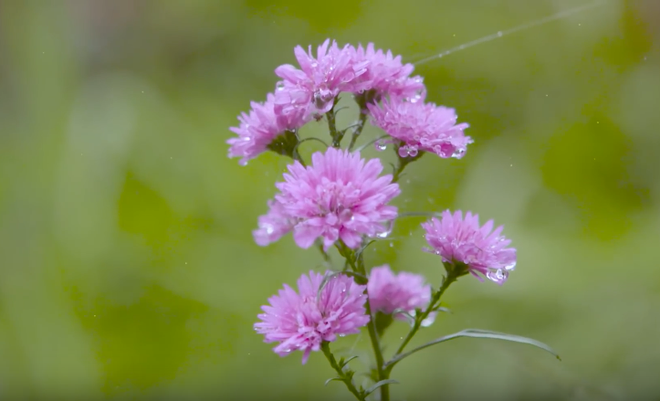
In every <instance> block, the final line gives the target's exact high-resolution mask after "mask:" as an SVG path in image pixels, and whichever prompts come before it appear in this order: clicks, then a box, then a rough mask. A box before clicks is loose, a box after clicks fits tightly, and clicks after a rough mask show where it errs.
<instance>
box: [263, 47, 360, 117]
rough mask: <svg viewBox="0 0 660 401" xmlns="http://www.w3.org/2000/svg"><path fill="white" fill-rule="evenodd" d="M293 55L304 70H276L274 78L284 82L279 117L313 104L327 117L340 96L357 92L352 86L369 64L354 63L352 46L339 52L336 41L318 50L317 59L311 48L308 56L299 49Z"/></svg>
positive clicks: (285, 67) (278, 94)
mask: <svg viewBox="0 0 660 401" xmlns="http://www.w3.org/2000/svg"><path fill="white" fill-rule="evenodd" d="M294 53H295V55H296V59H297V60H298V64H300V68H301V69H297V68H296V67H294V66H292V65H290V64H285V65H282V66H279V67H277V68H276V69H275V74H277V76H279V77H280V78H282V79H283V81H282V83H280V84H278V90H276V92H275V94H276V97H277V101H276V104H277V106H276V110H277V112H278V113H282V114H288V113H290V112H291V110H295V109H296V108H298V107H305V106H306V105H308V104H310V103H313V104H314V106H315V107H316V109H317V112H318V113H325V112H327V111H328V110H330V109H331V108H332V103H333V100H334V99H335V97H337V95H338V94H339V92H344V91H352V90H355V87H354V85H353V84H352V82H353V81H354V80H355V78H356V77H359V76H360V75H362V74H364V72H365V71H366V65H367V62H355V60H354V59H353V53H354V49H352V46H350V45H346V46H344V47H343V48H339V46H338V45H337V42H335V41H333V42H332V44H330V39H327V40H326V41H325V42H323V44H322V45H320V46H319V47H318V49H317V53H316V58H315V57H314V56H313V55H312V47H311V46H309V49H308V52H307V53H305V50H304V49H303V48H302V47H301V46H297V47H296V48H295V49H294Z"/></svg>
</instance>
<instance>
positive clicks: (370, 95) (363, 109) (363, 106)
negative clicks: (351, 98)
mask: <svg viewBox="0 0 660 401" xmlns="http://www.w3.org/2000/svg"><path fill="white" fill-rule="evenodd" d="M375 96H376V92H375V91H373V90H371V91H367V92H364V93H362V94H359V95H355V103H357V105H358V108H359V109H360V117H359V118H358V122H357V126H356V127H355V129H354V130H353V135H352V137H351V143H350V145H348V150H349V151H351V150H353V146H354V145H355V142H356V141H357V139H358V137H359V136H360V134H361V133H362V129H363V128H364V123H365V122H366V121H367V116H368V110H367V103H369V102H372V101H374V97H375Z"/></svg>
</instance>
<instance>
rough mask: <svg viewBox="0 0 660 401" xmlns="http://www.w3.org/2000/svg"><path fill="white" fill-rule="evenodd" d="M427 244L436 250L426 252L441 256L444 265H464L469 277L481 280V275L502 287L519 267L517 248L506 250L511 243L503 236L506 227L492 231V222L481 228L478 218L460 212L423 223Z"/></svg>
mask: <svg viewBox="0 0 660 401" xmlns="http://www.w3.org/2000/svg"><path fill="white" fill-rule="evenodd" d="M422 227H423V228H424V230H425V231H426V240H427V241H428V243H429V245H431V247H432V248H433V249H425V250H426V251H427V252H432V253H435V254H436V255H440V256H442V261H443V262H445V263H451V264H454V263H462V264H464V265H466V266H467V268H468V270H469V272H470V273H472V274H473V275H474V276H475V277H477V278H479V279H480V280H481V277H479V273H480V274H482V275H485V276H486V277H487V278H488V279H490V280H492V281H494V282H496V283H497V284H500V285H501V284H503V283H504V282H505V281H506V279H507V278H508V277H509V272H510V271H512V270H513V269H514V268H515V266H516V250H515V248H507V246H508V245H509V244H510V243H511V240H509V239H507V238H505V237H504V236H503V235H500V233H501V232H502V229H503V228H504V227H503V226H499V227H497V228H496V229H495V231H493V232H491V231H492V230H493V220H489V221H488V222H487V223H486V224H484V226H483V227H479V216H478V215H473V214H472V213H470V212H467V213H466V214H465V220H463V213H462V212H461V211H460V210H459V211H456V212H455V213H454V214H453V215H452V214H451V212H450V211H449V210H446V211H444V212H442V219H441V220H438V219H436V218H435V217H434V218H432V219H431V220H429V221H427V222H425V223H422Z"/></svg>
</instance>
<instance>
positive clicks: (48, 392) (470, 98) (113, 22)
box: [0, 0, 660, 400]
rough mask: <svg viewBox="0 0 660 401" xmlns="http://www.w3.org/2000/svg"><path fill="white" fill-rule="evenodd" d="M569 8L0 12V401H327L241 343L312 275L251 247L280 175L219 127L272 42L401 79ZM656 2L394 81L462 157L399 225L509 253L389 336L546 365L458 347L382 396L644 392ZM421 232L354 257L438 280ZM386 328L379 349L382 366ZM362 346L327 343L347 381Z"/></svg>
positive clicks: (289, 361) (277, 53) (650, 286)
mask: <svg viewBox="0 0 660 401" xmlns="http://www.w3.org/2000/svg"><path fill="white" fill-rule="evenodd" d="M581 4H586V2H578V1H570V0H565V1H559V0H554V1H548V0H542V1H541V0H538V1H533V2H532V1H522V0H497V1H495V0H481V1H477V0H471V1H462V2H458V1H437V2H436V1H430V0H426V1H424V0H421V1H411V2H402V1H392V0H381V1H375V0H371V1H363V2H353V1H345V0H335V1H332V2H323V3H315V2H309V1H288V2H278V3H274V2H266V1H257V0H246V1H228V0H225V1H222V0H185V1H184V0H105V1H101V0H52V1H49V0H43V1H40V0H34V1H29V0H27V1H18V0H15V1H14V0H4V1H0V165H1V166H2V168H1V170H0V172H1V174H0V397H2V398H3V399H8V400H12V399H35V400H36V399H89V400H93V399H112V400H115V399H116V400H124V399H135V400H173V399H191V400H192V399H196V400H204V399H227V400H229V399H237V400H238V399H246V400H247V399H275V400H279V399H282V400H291V399H328V400H329V399H348V395H349V394H348V393H347V392H346V390H345V389H344V388H343V386H341V385H340V384H337V383H331V384H330V385H328V387H325V388H324V387H323V382H324V381H325V379H327V378H329V377H332V376H333V375H332V371H331V369H330V368H329V367H328V366H327V362H326V361H325V359H324V358H323V357H322V356H321V355H320V354H314V355H312V357H311V358H310V362H309V363H308V364H307V365H305V366H301V364H300V357H301V355H300V354H299V353H297V354H294V355H291V356H289V357H287V358H280V357H278V356H277V355H275V354H274V353H273V352H272V351H271V347H272V346H273V344H264V343H263V342H262V340H263V337H262V336H260V335H257V334H255V333H254V332H253V329H252V324H253V323H254V322H255V321H256V315H257V313H259V308H260V306H261V305H262V304H264V303H266V300H267V298H268V297H269V296H271V295H272V294H274V293H276V292H277V290H278V289H279V288H280V287H281V285H282V283H285V282H286V283H290V284H293V283H295V280H296V279H297V277H298V276H299V275H300V274H301V273H302V272H305V271H308V270H310V269H317V270H319V269H321V268H322V267H321V263H320V262H321V258H320V257H319V254H318V252H315V251H314V250H309V251H305V250H302V249H299V248H297V247H296V246H295V245H294V243H293V241H292V239H291V237H290V236H287V237H285V238H284V239H282V240H281V241H279V242H277V243H275V244H273V245H271V246H269V247H265V248H261V247H258V246H257V245H256V244H254V242H253V240H252V236H251V230H252V229H254V228H255V227H256V222H257V217H258V216H259V215H260V214H263V213H265V211H266V201H267V200H268V199H269V198H271V197H272V196H273V195H274V193H275V187H274V183H275V182H276V181H277V180H279V179H280V178H281V172H282V171H284V170H285V168H286V163H287V161H286V160H284V159H282V158H278V157H276V156H275V155H272V154H266V155H263V156H262V157H259V158H258V159H256V160H253V161H251V162H250V163H249V165H248V166H246V167H240V166H239V165H238V162H237V159H233V160H230V159H228V158H227V157H226V153H227V145H226V144H225V141H226V140H227V139H228V138H229V137H230V136H231V135H232V134H231V133H230V132H229V131H228V127H230V126H234V125H236V124H237V123H238V121H237V120H236V116H237V115H238V114H239V113H240V112H241V111H247V110H248V109H249V101H250V100H257V101H263V100H264V99H265V95H266V93H267V92H269V91H272V90H273V88H274V84H275V82H276V78H275V76H274V74H273V70H274V68H275V67H277V66H278V65H280V64H282V63H294V62H295V59H294V57H293V47H294V46H295V45H297V44H301V45H303V46H305V47H307V46H308V45H309V44H312V45H314V46H316V45H318V44H320V43H321V42H322V41H323V40H324V39H325V38H326V37H330V38H334V39H337V40H338V41H339V42H340V44H343V43H347V42H349V43H353V44H357V43H358V42H361V43H367V42H370V41H373V42H375V44H376V45H377V47H380V48H384V49H392V50H393V51H394V53H395V54H402V55H403V56H404V60H405V61H410V62H412V61H415V60H419V59H421V58H423V57H425V56H429V55H432V54H434V53H437V52H439V51H441V50H445V49H447V48H451V47H454V46H457V45H460V44H461V43H465V42H469V41H471V40H474V39H477V38H479V37H481V36H484V35H488V34H491V33H493V32H497V31H498V30H504V29H508V28H511V27H514V26H517V25H519V24H523V23H527V22H530V21H533V20H535V19H538V18H542V17H545V16H547V15H551V14H554V13H557V12H559V11H561V10H565V9H568V8H570V7H575V6H578V5H581ZM658 4H659V3H658V2H656V1H655V0H646V1H642V0H640V1H630V2H623V1H621V2H618V1H614V0H612V1H605V2H604V4H603V5H602V6H599V7H597V8H594V9H592V10H590V11H588V12H584V13H580V14H577V15H573V16H570V17H567V18H564V19H562V20H560V21H555V22H553V23H550V24H546V25H543V26H539V27H536V28H533V29H530V30H527V31H524V32H521V33H517V34H515V35H511V36H506V37H503V38H501V39H498V40H495V41H492V42H488V43H486V44H483V45H480V46H477V47H473V48H470V49H467V50H465V51H462V52H458V53H455V54H452V55H451V56H448V57H446V58H442V59H439V60H435V61H433V62H429V63H426V64H424V65H420V66H419V68H417V69H416V71H417V72H418V73H419V74H421V75H423V76H424V77H425V82H426V84H427V87H428V91H429V95H428V99H429V100H430V101H433V102H437V103H439V104H443V105H447V106H450V107H454V108H456V110H457V112H458V114H459V120H460V121H465V122H469V123H470V125H471V127H470V129H469V130H468V131H466V133H468V134H469V135H471V136H472V137H473V138H474V139H475V143H474V144H473V145H471V147H470V148H469V150H468V152H467V155H466V157H465V158H464V159H463V160H460V161H457V160H441V159H439V158H437V157H430V156H427V157H424V158H423V159H421V160H420V161H419V162H417V163H415V164H413V165H411V166H410V167H409V168H408V170H407V173H408V174H407V175H406V176H405V177H403V178H402V181H401V185H402V189H403V194H402V195H401V196H399V197H398V198H397V199H396V202H395V203H396V205H397V206H399V208H400V210H401V211H441V210H443V209H445V208H452V209H454V208H456V209H463V210H472V211H474V212H478V213H479V214H480V215H481V216H482V222H484V221H485V220H486V219H488V218H494V219H495V222H496V223H497V224H505V226H506V228H505V235H507V236H508V237H509V238H511V239H512V240H513V245H514V246H515V247H516V248H517V249H518V255H519V259H518V266H517V270H516V271H515V272H514V274H512V276H511V277H510V279H509V281H508V282H507V283H506V284H505V285H504V286H502V287H498V286H497V285H495V284H493V283H480V282H478V281H477V280H474V279H469V278H465V279H462V280H460V281H459V282H458V283H457V284H455V285H454V286H453V287H452V288H451V289H450V291H449V292H448V294H447V296H446V298H445V300H446V302H448V303H449V306H450V308H451V309H452V311H453V314H451V315H442V316H440V318H439V319H438V320H437V321H436V323H435V325H433V326H432V327H431V328H429V329H426V330H423V331H422V333H421V334H420V335H419V336H418V338H416V339H415V340H414V341H415V342H416V343H421V342H422V341H424V340H429V339H431V338H434V337H437V336H440V335H443V334H447V333H450V332H453V331H457V330H459V329H463V328H482V329H490V330H498V331H504V332H509V333H515V334H520V335H525V336H530V337H534V338H537V339H539V340H541V341H544V342H547V343H548V344H550V345H552V346H553V347H555V348H556V349H557V350H558V352H559V353H560V354H561V356H562V357H563V362H558V361H556V360H554V359H553V358H552V357H551V356H549V355H547V354H545V353H543V352H542V351H539V350H537V349H534V348H531V347H527V346H524V345H517V344H509V343H502V342H497V341H490V340H472V339H463V340H457V341H455V342H451V343H447V344H444V345H441V346H437V347H436V348H431V349H429V350H428V351H426V352H424V353H420V354H417V355H416V356H414V357H411V358H409V359H408V360H406V361H405V362H403V363H402V364H401V365H399V367H397V369H396V370H395V371H394V373H393V378H395V379H397V380H399V381H400V382H401V384H399V385H395V386H393V389H392V392H393V397H394V399H407V400H413V399H420V400H421V399H451V400H472V399H502V400H526V399H539V400H544V399H547V400H556V399H562V400H628V399H649V400H652V399H653V400H658V399H660V382H659V381H658V372H660V346H658V339H659V338H660V319H659V311H660V269H659V266H658V262H657V260H658V258H657V252H658V249H659V248H658V234H660V178H659V176H658V171H659V167H660V134H659V133H658V127H659V126H660V47H659V45H660V7H659V6H658ZM352 113H355V108H353V109H351V110H349V111H346V112H343V115H342V118H343V120H341V121H340V123H341V124H350V122H351V120H352V119H354V118H355V117H354V114H352ZM378 134H379V132H378V131H377V130H376V129H374V128H369V129H367V130H366V131H365V134H364V136H365V138H367V139H371V138H374V137H375V136H376V135H378ZM305 135H318V136H323V135H327V134H326V132H325V129H324V125H323V124H322V123H318V124H311V125H310V126H309V127H306V128H305ZM314 146H315V145H308V146H307V147H306V148H305V149H304V152H305V155H306V156H308V155H309V154H310V152H312V151H314V150H316V148H315V147H314ZM386 153H387V152H386ZM366 154H367V155H369V156H383V157H384V158H385V159H386V160H387V157H390V156H386V155H385V154H380V153H376V152H375V151H374V150H373V149H370V150H369V151H368V152H366ZM420 222H421V220H420V219H418V218H409V219H407V220H402V221H400V222H399V223H398V225H397V227H396V230H395V232H394V233H393V234H392V236H391V238H389V239H388V240H386V241H381V242H379V243H378V244H376V245H375V246H373V247H372V248H370V250H369V253H368V255H367V262H368V264H369V265H371V266H374V265H377V264H382V263H390V264H391V266H392V267H393V268H395V269H398V270H402V269H405V270H410V271H414V272H418V273H423V274H425V275H426V276H427V277H428V279H429V280H430V281H431V282H432V283H434V284H436V285H437V284H438V283H439V282H440V277H441V274H442V268H441V265H440V264H439V261H438V259H436V258H435V257H434V256H433V255H430V254H426V253H423V252H421V251H420V249H421V247H423V246H424V245H425V244H424V240H423V237H422V233H421V230H420V228H419V226H418V224H419V223H420ZM334 262H335V263H338V262H339V261H338V260H337V258H335V260H334ZM405 331H406V328H405V327H404V326H403V325H402V324H401V323H399V324H398V325H396V326H395V327H394V328H392V329H391V332H389V333H388V335H387V338H386V342H387V343H388V344H391V345H390V348H388V350H389V351H390V352H391V350H392V347H393V346H394V344H395V342H397V341H398V337H400V336H402V335H404V333H405ZM368 346H369V342H368V338H367V336H366V335H362V336H352V337H347V338H344V339H342V340H341V341H340V342H339V343H338V344H337V345H335V349H337V350H339V351H341V352H343V353H345V354H349V353H351V352H352V353H354V354H359V355H361V356H364V358H363V359H361V361H359V362H354V365H353V366H354V367H356V368H360V367H361V366H362V365H363V364H364V363H367V364H368V359H366V358H367V356H368ZM359 380H362V378H360V379H359Z"/></svg>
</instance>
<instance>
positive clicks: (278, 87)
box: [275, 81, 284, 91]
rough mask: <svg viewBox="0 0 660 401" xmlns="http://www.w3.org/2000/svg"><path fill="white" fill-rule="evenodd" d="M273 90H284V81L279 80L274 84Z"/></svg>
mask: <svg viewBox="0 0 660 401" xmlns="http://www.w3.org/2000/svg"><path fill="white" fill-rule="evenodd" d="M275 90H276V91H283V90H284V82H283V81H279V82H278V83H276V84H275Z"/></svg>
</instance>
